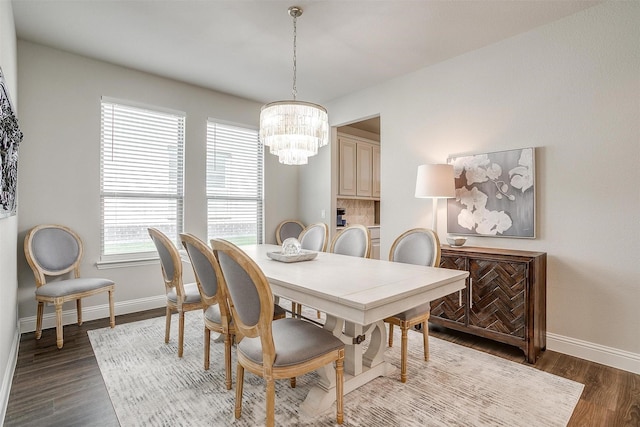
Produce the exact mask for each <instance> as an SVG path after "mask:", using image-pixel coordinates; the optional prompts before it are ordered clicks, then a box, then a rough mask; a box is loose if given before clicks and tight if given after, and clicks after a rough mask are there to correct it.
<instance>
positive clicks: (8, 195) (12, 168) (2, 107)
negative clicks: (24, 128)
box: [0, 69, 22, 219]
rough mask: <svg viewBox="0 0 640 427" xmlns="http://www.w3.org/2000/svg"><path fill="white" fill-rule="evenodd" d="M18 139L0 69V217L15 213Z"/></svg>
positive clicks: (15, 121)
mask: <svg viewBox="0 0 640 427" xmlns="http://www.w3.org/2000/svg"><path fill="white" fill-rule="evenodd" d="M20 141H22V132H20V128H19V127H18V120H17V119H16V115H15V111H14V110H13V106H12V105H11V98H10V97H9V88H8V87H7V83H6V81H5V79H4V74H3V73H2V69H0V219H2V218H8V217H10V216H13V215H15V214H16V210H17V205H18V202H17V194H16V192H17V187H18V145H19V144H20Z"/></svg>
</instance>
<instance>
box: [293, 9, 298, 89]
mask: <svg viewBox="0 0 640 427" xmlns="http://www.w3.org/2000/svg"><path fill="white" fill-rule="evenodd" d="M297 20H298V18H297V16H296V15H295V14H294V15H293V88H292V94H293V99H294V101H295V99H296V96H297V95H298V89H297V88H296V74H297V71H298V68H297V64H296V63H297V59H298V58H297V56H296V49H297V35H298V31H297V26H296V22H297Z"/></svg>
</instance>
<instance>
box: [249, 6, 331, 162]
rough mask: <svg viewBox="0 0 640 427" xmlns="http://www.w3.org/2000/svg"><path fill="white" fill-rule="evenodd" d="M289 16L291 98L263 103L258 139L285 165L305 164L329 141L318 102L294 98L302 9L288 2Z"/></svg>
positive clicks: (325, 120)
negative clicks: (291, 22) (290, 19)
mask: <svg viewBox="0 0 640 427" xmlns="http://www.w3.org/2000/svg"><path fill="white" fill-rule="evenodd" d="M288 11H289V15H290V16H291V17H292V18H293V90H292V94H293V100H288V101H276V102H271V103H269V104H266V105H264V106H263V107H262V110H261V111H260V140H261V141H262V143H263V144H264V145H265V146H267V147H269V152H270V153H271V154H275V155H276V156H278V159H279V161H280V163H284V164H285V165H306V164H307V162H308V159H309V157H311V156H315V155H316V154H318V148H319V147H324V146H325V145H327V144H328V142H329V118H328V116H327V110H326V109H325V108H324V107H322V106H321V105H318V104H313V103H311V102H304V101H297V100H296V96H297V89H296V73H297V67H296V47H297V46H296V38H297V28H296V20H297V18H298V17H299V16H301V15H302V9H301V8H299V7H297V6H291V7H290V8H289V9H288Z"/></svg>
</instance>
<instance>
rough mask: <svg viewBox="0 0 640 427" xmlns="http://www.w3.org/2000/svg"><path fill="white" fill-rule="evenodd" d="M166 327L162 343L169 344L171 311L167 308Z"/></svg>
mask: <svg viewBox="0 0 640 427" xmlns="http://www.w3.org/2000/svg"><path fill="white" fill-rule="evenodd" d="M166 317H167V319H166V326H165V329H164V343H165V344H167V343H168V342H169V335H170V332H171V309H170V308H169V306H167V315H166Z"/></svg>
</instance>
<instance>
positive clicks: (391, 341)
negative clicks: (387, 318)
mask: <svg viewBox="0 0 640 427" xmlns="http://www.w3.org/2000/svg"><path fill="white" fill-rule="evenodd" d="M389 347H393V323H389Z"/></svg>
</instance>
